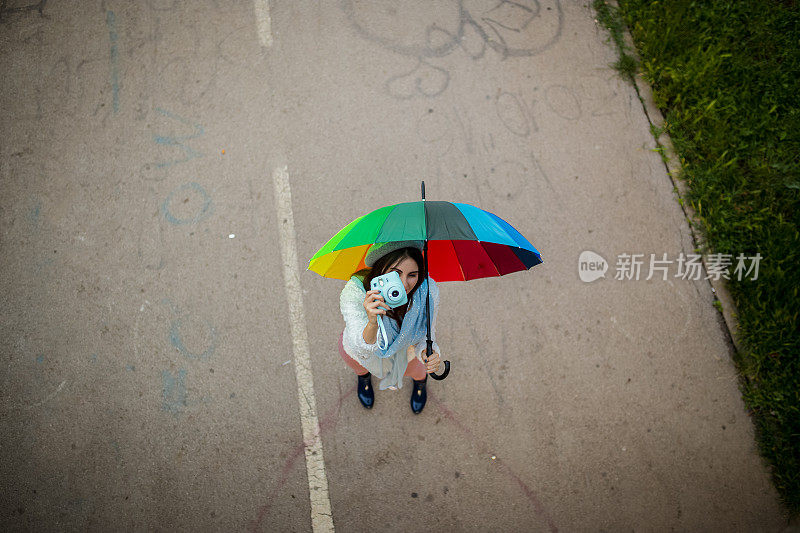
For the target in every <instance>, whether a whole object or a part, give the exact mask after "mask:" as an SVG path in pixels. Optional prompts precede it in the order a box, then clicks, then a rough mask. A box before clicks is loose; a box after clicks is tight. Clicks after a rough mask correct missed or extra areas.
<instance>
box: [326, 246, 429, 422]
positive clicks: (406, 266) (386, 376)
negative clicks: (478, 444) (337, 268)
mask: <svg viewBox="0 0 800 533" xmlns="http://www.w3.org/2000/svg"><path fill="white" fill-rule="evenodd" d="M422 248H423V242H422V241H401V242H389V243H384V244H374V245H372V247H371V248H370V249H369V251H368V252H367V255H366V257H365V258H364V264H365V265H366V266H367V268H366V269H364V270H360V271H358V272H356V273H355V274H353V276H352V277H351V278H350V281H348V282H347V284H346V285H345V286H344V289H342V294H341V296H340V298H339V306H340V308H341V311H342V317H343V318H344V321H345V328H344V331H343V332H342V336H341V337H340V338H339V353H340V355H341V356H342V359H344V362H345V363H347V365H348V366H349V367H350V368H352V369H353V370H354V371H355V373H356V374H357V375H358V399H359V400H360V401H361V404H362V405H363V406H364V407H366V408H367V409H370V408H372V405H373V403H374V400H375V396H374V392H373V390H372V381H371V379H370V376H371V375H372V374H375V375H376V376H377V377H379V378H381V382H380V389H381V390H384V389H387V388H388V389H392V390H397V389H399V388H402V387H403V377H404V376H409V377H411V378H412V380H413V382H414V388H413V390H412V392H411V410H412V411H413V412H414V413H415V414H419V413H420V412H421V411H422V409H423V408H424V407H425V401H426V400H427V393H426V391H425V384H426V383H427V380H428V373H430V372H436V371H437V370H438V369H439V361H440V359H441V358H440V356H439V346H438V345H437V344H436V342H435V340H436V335H435V332H436V328H435V324H436V316H437V314H438V310H439V288H438V287H437V285H436V282H434V280H432V279H430V285H429V283H428V279H429V278H427V276H426V273H425V272H424V271H423V270H424V262H423V257H422ZM392 271H396V272H397V273H398V274H399V275H400V280H401V281H402V282H403V286H404V287H405V290H406V294H407V295H408V303H406V304H403V305H401V306H399V307H396V308H394V309H392V308H390V307H389V306H388V305H387V304H386V302H384V300H383V298H382V297H381V296H380V295H379V293H380V291H378V290H371V285H370V283H371V281H372V280H373V278H376V277H378V276H382V275H384V274H387V273H389V272H392ZM428 287H430V305H431V307H430V312H431V317H432V318H431V340H432V341H433V353H432V354H431V356H430V358H428V357H427V356H426V353H425V352H426V349H427V342H426V338H427V326H426V320H425V317H426V316H425V298H426V295H427V291H428ZM378 316H382V317H383V318H382V319H381V320H382V321H383V326H384V329H385V331H386V336H387V341H388V345H387V347H386V348H385V349H382V348H381V347H380V346H379V343H378V342H377V340H378V339H377V337H378V334H379V331H378Z"/></svg>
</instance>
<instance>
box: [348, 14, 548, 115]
mask: <svg viewBox="0 0 800 533" xmlns="http://www.w3.org/2000/svg"><path fill="white" fill-rule="evenodd" d="M543 4H546V5H545V6H544V8H543ZM340 5H341V9H342V11H344V13H345V15H346V17H347V19H348V21H349V22H350V24H351V26H352V27H353V28H354V29H355V30H356V32H357V33H358V34H359V35H360V36H361V37H362V38H364V39H366V40H368V41H370V42H373V43H376V44H378V45H380V46H382V47H384V48H386V49H388V50H391V51H392V52H395V53H397V54H401V55H404V56H409V57H415V58H417V64H416V66H415V67H414V68H413V69H412V70H410V71H408V72H405V73H403V74H400V75H395V76H390V77H389V79H388V80H387V82H386V83H385V85H384V88H385V90H386V92H387V93H388V94H389V95H390V96H392V97H393V98H397V99H409V98H413V97H415V96H422V97H428V98H430V97H435V96H437V95H439V94H441V93H442V92H443V91H444V90H445V89H446V88H447V86H448V84H449V81H450V74H449V72H448V71H447V70H446V69H444V68H443V67H441V66H437V65H434V64H433V63H432V61H431V60H432V59H433V58H440V57H444V56H446V55H448V54H450V53H452V52H453V51H455V50H456V48H461V49H462V50H463V51H464V52H465V53H466V55H467V57H469V58H470V59H472V60H477V59H480V58H482V57H483V56H484V55H485V52H486V50H487V48H489V49H492V50H494V51H495V52H497V53H498V54H500V56H501V59H503V60H504V59H507V58H509V57H530V56H534V55H536V54H540V53H542V52H543V51H545V50H547V49H549V48H550V47H552V46H553V45H554V44H555V43H556V42H557V41H558V40H559V38H560V37H561V31H562V27H563V12H562V9H561V3H560V1H559V0H543V1H542V2H540V1H538V0H537V1H533V2H510V1H507V0H501V1H499V2H497V3H495V4H494V5H493V6H492V7H490V8H489V9H482V8H481V7H480V6H478V5H475V3H474V2H468V1H464V0H459V1H458V2H445V3H440V4H437V6H436V7H437V9H436V10H431V13H432V14H431V15H430V17H427V18H423V17H420V16H419V12H418V10H417V9H416V6H410V5H404V4H402V3H391V4H383V3H363V4H359V5H358V7H356V5H355V2H354V1H353V0H342V2H341V4H340ZM473 13H476V14H477V13H479V14H478V15H473Z"/></svg>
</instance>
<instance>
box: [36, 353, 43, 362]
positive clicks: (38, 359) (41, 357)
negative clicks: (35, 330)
mask: <svg viewBox="0 0 800 533" xmlns="http://www.w3.org/2000/svg"><path fill="white" fill-rule="evenodd" d="M43 361H44V356H43V355H40V356H38V357H37V358H36V362H37V363H39V364H41V363H42V362H43Z"/></svg>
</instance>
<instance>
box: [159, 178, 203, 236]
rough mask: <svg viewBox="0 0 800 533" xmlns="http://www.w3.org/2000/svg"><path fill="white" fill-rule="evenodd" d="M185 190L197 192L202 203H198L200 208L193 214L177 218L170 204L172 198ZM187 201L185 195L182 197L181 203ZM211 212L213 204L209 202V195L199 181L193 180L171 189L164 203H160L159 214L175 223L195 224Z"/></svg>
mask: <svg viewBox="0 0 800 533" xmlns="http://www.w3.org/2000/svg"><path fill="white" fill-rule="evenodd" d="M187 190H188V191H194V192H195V193H197V194H198V195H199V196H200V198H201V200H202V203H201V205H200V208H199V209H198V210H197V212H196V213H195V214H194V216H190V217H184V218H179V217H177V216H175V215H174V214H173V212H172V208H171V207H170V206H171V205H172V203H173V198H174V197H175V196H176V195H180V196H183V195H182V194H180V193H182V192H184V191H187ZM188 201H189V198H188V197H186V198H184V200H183V202H182V203H187V202H188ZM213 212H214V206H213V204H212V203H211V197H210V196H209V195H208V193H207V192H206V190H205V189H204V188H203V187H202V186H201V185H200V184H199V183H195V182H193V181H192V182H189V183H185V184H183V185H181V186H179V187H178V188H176V189H175V190H173V191H172V192H171V193H169V195H167V198H166V199H165V200H164V203H162V204H161V214H162V215H163V216H164V218H165V219H167V221H168V222H170V223H171V224H175V225H184V224H197V223H198V222H200V221H201V220H205V219H206V218H208V217H209V216H211V213H213Z"/></svg>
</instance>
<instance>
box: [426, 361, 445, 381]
mask: <svg viewBox="0 0 800 533" xmlns="http://www.w3.org/2000/svg"><path fill="white" fill-rule="evenodd" d="M449 373H450V361H445V362H444V372H442V373H441V375H438V376H437V375H436V374H434V373H433V372H431V377H432V378H433V379H435V380H437V381H441V380H443V379H444V378H446V377H447V374H449Z"/></svg>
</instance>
